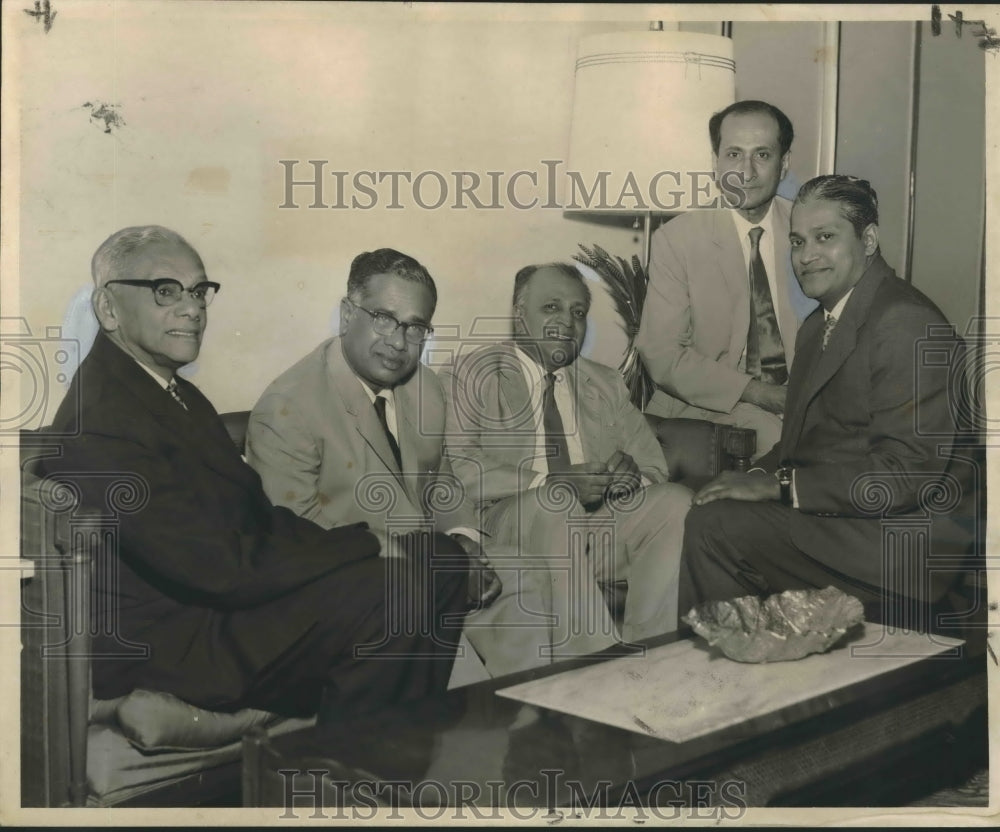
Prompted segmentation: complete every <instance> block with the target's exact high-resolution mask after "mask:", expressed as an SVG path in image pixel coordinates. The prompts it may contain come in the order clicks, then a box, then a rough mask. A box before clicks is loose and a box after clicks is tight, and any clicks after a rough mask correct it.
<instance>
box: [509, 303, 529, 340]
mask: <svg viewBox="0 0 1000 832" xmlns="http://www.w3.org/2000/svg"><path fill="white" fill-rule="evenodd" d="M510 329H511V334H512V335H513V336H514V337H515V338H517V337H518V336H521V335H525V334H527V332H528V327H527V326H526V325H525V323H524V306H523V305H522V304H520V303H515V304H514V305H513V306H511V308H510Z"/></svg>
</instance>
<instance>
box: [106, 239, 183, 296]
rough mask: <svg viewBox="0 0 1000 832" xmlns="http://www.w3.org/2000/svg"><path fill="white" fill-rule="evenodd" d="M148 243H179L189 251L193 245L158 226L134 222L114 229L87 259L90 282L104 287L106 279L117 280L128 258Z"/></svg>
mask: <svg viewBox="0 0 1000 832" xmlns="http://www.w3.org/2000/svg"><path fill="white" fill-rule="evenodd" d="M150 243H180V244H182V245H184V246H186V247H187V248H189V249H190V250H191V251H192V252H193V251H194V248H193V247H192V246H191V244H190V243H189V242H188V241H187V240H185V239H184V238H183V237H182V236H181V235H180V234H178V233H177V232H176V231H171V230H170V229H169V228H164V227H163V226H162V225H134V226H131V227H129V228H123V229H122V230H121V231H116V232H115V233H114V234H112V235H111V236H110V237H108V239H106V240H105V241H104V242H103V243H101V245H100V246H99V247H98V249H97V251H95V252H94V257H93V259H92V260H91V261H90V273H91V275H92V276H93V278H94V285H95V286H97V287H101V286H104V285H105V284H107V282H108V281H109V280H117V279H118V277H119V276H120V274H121V271H122V269H123V267H124V266H125V264H126V263H127V262H128V259H129V258H130V257H131V256H132V255H133V254H134V253H135V252H136V251H138V250H139V249H141V248H143V247H144V246H147V245H149V244H150Z"/></svg>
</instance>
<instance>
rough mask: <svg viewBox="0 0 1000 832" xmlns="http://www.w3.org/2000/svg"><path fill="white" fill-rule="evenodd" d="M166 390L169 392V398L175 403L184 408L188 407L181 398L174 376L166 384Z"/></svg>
mask: <svg viewBox="0 0 1000 832" xmlns="http://www.w3.org/2000/svg"><path fill="white" fill-rule="evenodd" d="M167 392H168V393H169V394H170V396H171V398H173V400H174V401H175V402H177V404H179V405H180V406H181V407H183V408H184V409H185V410H187V409H188V406H187V405H186V404H185V403H184V399H182V398H181V394H180V391H179V390H178V389H177V379H176V378H172V379H170V383H169V384H168V385H167Z"/></svg>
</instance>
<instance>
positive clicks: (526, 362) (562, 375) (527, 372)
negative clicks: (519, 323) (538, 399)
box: [514, 344, 566, 388]
mask: <svg viewBox="0 0 1000 832" xmlns="http://www.w3.org/2000/svg"><path fill="white" fill-rule="evenodd" d="M514 352H515V353H517V357H518V360H519V361H520V362H521V370H522V371H523V373H524V378H525V380H526V381H527V382H528V387H530V388H534V387H538V386H539V385H540V384H541V383H542V381H543V380H544V379H545V375H546V371H545V368H544V367H542V365H541V364H539V363H538V362H537V361H535V359H533V358H532V357H531V356H530V355H528V354H527V353H526V352H525V351H524V350H522V349H521V348H520V347H519V346H517V344H515V345H514ZM552 374H553V375H554V376H555V377H556V382H557V383H558V382H561V381H565V380H566V368H565V367H560V368H559V369H558V370H553V371H552Z"/></svg>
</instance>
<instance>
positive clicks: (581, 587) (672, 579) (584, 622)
mask: <svg viewBox="0 0 1000 832" xmlns="http://www.w3.org/2000/svg"><path fill="white" fill-rule="evenodd" d="M691 497H692V494H691V492H690V491H689V490H688V489H687V488H685V487H684V486H681V485H678V484H676V483H661V484H657V485H652V486H649V487H647V488H643V489H640V490H639V491H638V492H637V493H636V494H635V495H633V496H632V497H630V498H628V499H627V500H616V501H611V502H610V503H606V504H605V505H603V506H602V507H601V508H600V509H598V510H597V511H594V512H589V513H588V512H587V511H585V510H584V509H583V507H582V506H580V504H579V502H577V501H576V500H575V498H572V497H570V496H569V495H568V494H567V493H566V492H560V491H559V490H558V489H556V490H549V489H546V488H544V487H543V488H539V489H533V490H531V491H527V492H524V493H523V494H520V495H517V496H511V497H507V498H505V499H502V500H500V501H498V502H496V503H494V504H492V505H490V506H489V507H488V508H486V509H485V510H484V512H483V520H482V523H483V529H484V531H486V532H487V533H488V534H489V535H491V536H492V540H493V542H494V543H496V544H500V545H507V546H512V547H514V551H515V552H516V554H517V557H518V558H519V564H520V567H521V569H522V570H525V571H528V572H536V571H542V572H543V574H545V573H547V583H548V585H549V587H550V589H551V592H550V603H551V607H550V609H551V610H552V611H553V614H554V615H555V616H556V620H555V621H554V622H553V624H552V626H553V629H552V642H551V643H552V654H551V655H552V659H553V660H554V659H559V658H569V657H571V656H574V655H581V654H585V653H590V652H594V651H595V650H601V649H604V648H605V647H608V646H610V645H612V644H614V643H615V642H616V641H619V640H620V639H624V640H625V641H627V642H632V641H637V640H639V639H642V638H646V637H648V636H653V635H657V634H659V633H666V632H671V631H673V630H676V629H677V583H678V578H679V574H680V558H681V543H682V541H683V538H684V518H685V516H686V515H687V512H688V509H689V508H690V506H691ZM505 565H509V566H513V567H514V568H515V569H516V568H517V566H518V563H515V564H510V562H509V561H506V562H505ZM615 581H627V583H628V595H627V597H626V602H625V614H624V619H623V623H622V632H621V634H620V638H619V634H618V633H617V632H616V629H615V626H614V622H613V620H612V617H611V614H610V613H609V612H608V609H607V606H606V604H605V601H604V595H603V593H602V592H601V589H600V586H599V585H598V582H601V583H608V582H615Z"/></svg>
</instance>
